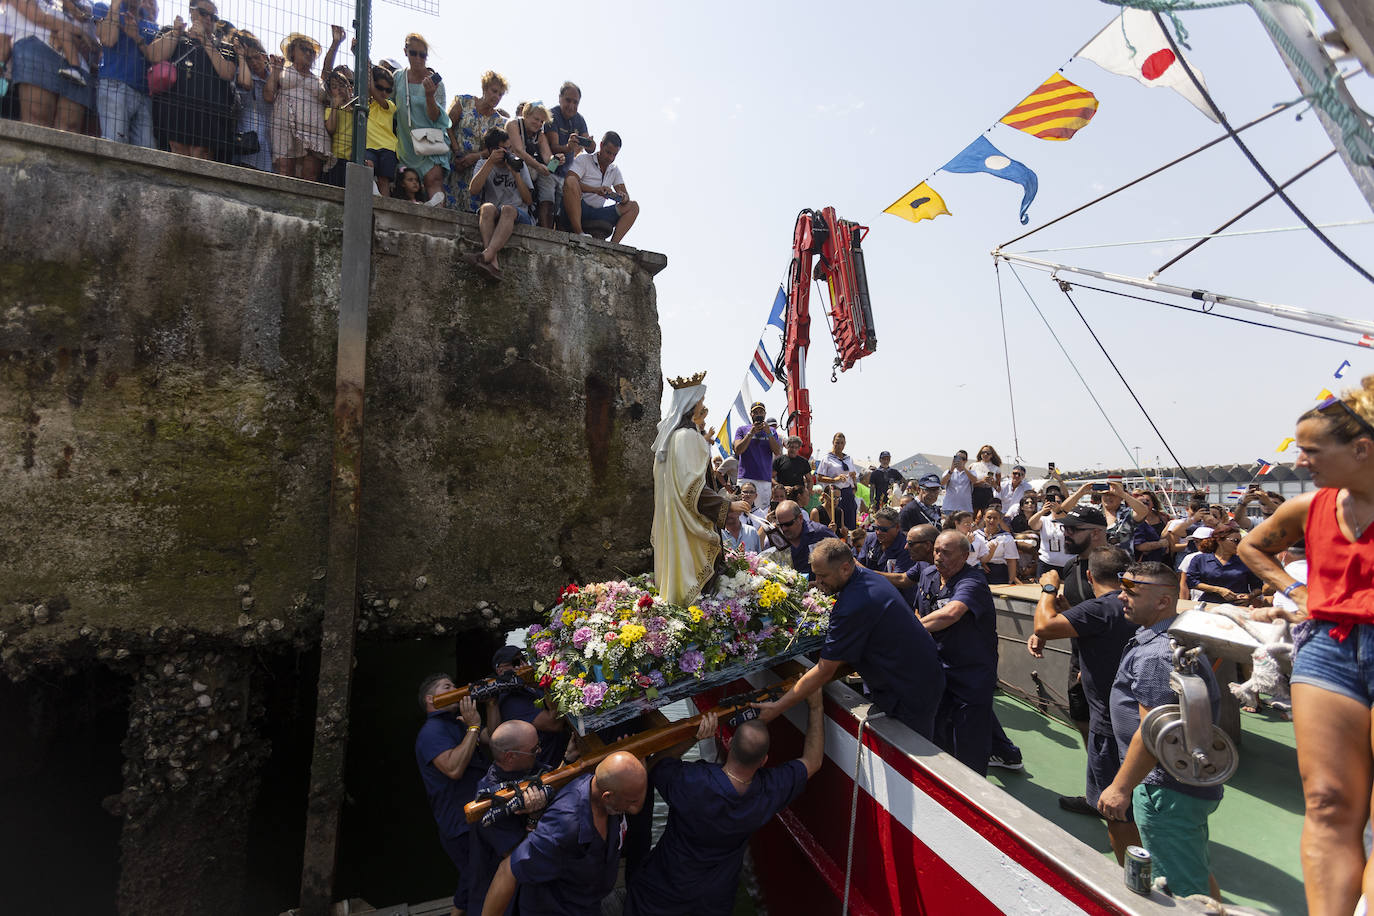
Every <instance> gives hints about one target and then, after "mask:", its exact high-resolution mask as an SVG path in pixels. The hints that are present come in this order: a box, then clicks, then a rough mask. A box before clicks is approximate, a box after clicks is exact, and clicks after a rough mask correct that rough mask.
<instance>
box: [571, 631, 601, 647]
mask: <svg viewBox="0 0 1374 916" xmlns="http://www.w3.org/2000/svg"><path fill="white" fill-rule="evenodd" d="M594 635H596V634H594V633H593V632H592V628H591V627H578V628H577V631H576V632H575V633H573V645H574V646H576V647H577V648H579V649H581V648H582V647H583V646H585V645H586V644H587V640H589V639H591V638H592V637H593V636H594Z"/></svg>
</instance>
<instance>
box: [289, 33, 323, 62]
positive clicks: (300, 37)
mask: <svg viewBox="0 0 1374 916" xmlns="http://www.w3.org/2000/svg"><path fill="white" fill-rule="evenodd" d="M298 41H303V42H305V43H306V44H308V45H310V47H312V48H314V49H315V56H316V57H319V55H320V43H319V42H318V41H316V40H315V39H313V38H311V37H310V36H309V35H305V34H303V33H301V32H292V33H291V34H290V35H287V36H286V37H285V38H283V39H282V40H281V53H282V55H283V56H285V57H290V56H291V46H292V45H293V44H295V43H296V42H298Z"/></svg>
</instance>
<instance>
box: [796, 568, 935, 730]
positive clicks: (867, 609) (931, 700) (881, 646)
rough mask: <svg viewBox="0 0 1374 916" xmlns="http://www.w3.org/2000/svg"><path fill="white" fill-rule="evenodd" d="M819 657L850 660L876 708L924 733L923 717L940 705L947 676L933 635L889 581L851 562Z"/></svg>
mask: <svg viewBox="0 0 1374 916" xmlns="http://www.w3.org/2000/svg"><path fill="white" fill-rule="evenodd" d="M821 658H825V659H830V660H832V661H844V662H848V663H849V664H851V665H853V666H854V667H855V668H857V669H858V671H859V674H860V675H862V676H863V679H864V683H865V684H867V685H868V690H869V692H870V693H871V694H872V695H873V700H874V702H876V703H877V704H878V708H879V709H881V710H882V711H883V712H885V713H887V714H888V715H889V716H892V717H893V718H895V719H900V720H901V721H903V722H905V723H906V724H907V725H908V726H910V727H911V728H913V729H915V730H916V731H918V732H920V733H921V734H923V735H924V734H925V731H926V729H925V728H924V726H922V725H921V723H922V722H923V721H924V719H923V716H924V715H926V714H927V713H929V712H931V711H933V710H934V709H935V708H936V707H937V706H939V704H940V694H941V693H943V692H944V687H945V684H944V681H945V679H944V675H943V674H942V672H941V670H940V657H939V655H938V653H937V652H936V651H935V640H933V639H931V634H929V633H927V632H926V628H925V627H923V626H921V625H920V623H918V622H917V620H916V617H915V615H913V614H912V613H911V607H910V606H909V605H908V604H907V603H906V602H905V601H904V600H902V595H901V593H900V592H898V591H897V587H896V586H894V585H893V584H892V583H891V582H889V581H887V580H886V579H884V578H883V577H882V576H880V575H878V574H877V573H875V572H873V571H872V570H870V569H865V568H864V567H862V566H857V565H856V566H855V567H854V575H853V576H851V577H850V579H849V581H848V582H847V583H845V586H844V588H842V589H840V592H839V595H838V596H836V599H835V607H834V609H833V610H831V612H830V629H829V631H828V632H827V633H826V635H825V644H824V645H823V646H821ZM926 737H930V736H929V735H926Z"/></svg>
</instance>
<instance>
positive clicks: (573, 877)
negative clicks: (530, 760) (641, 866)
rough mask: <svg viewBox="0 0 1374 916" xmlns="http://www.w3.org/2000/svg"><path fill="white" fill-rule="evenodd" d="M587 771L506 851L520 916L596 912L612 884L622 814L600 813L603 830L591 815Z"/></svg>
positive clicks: (593, 914) (591, 914) (591, 915)
mask: <svg viewBox="0 0 1374 916" xmlns="http://www.w3.org/2000/svg"><path fill="white" fill-rule="evenodd" d="M591 785H592V774H591V773H587V774H586V775H584V776H579V777H578V778H577V779H574V780H573V781H572V782H570V783H568V784H567V785H566V786H564V787H563V788H561V789H559V791H558V796H557V797H556V798H555V799H554V800H553V804H551V805H549V807H548V808H546V809H545V810H544V816H543V817H541V818H540V819H539V824H538V825H537V826H536V827H535V828H534V830H533V831H532V832H531V833H530V834H529V836H527V837H525V839H524V840H523V841H522V842H521V843H520V845H519V846H517V847H515V851H514V852H512V853H511V854H510V870H511V874H513V875H515V880H516V881H518V882H519V887H518V888H517V889H516V912H518V913H519V914H520V916H600V913H601V899H602V898H603V897H605V896H606V895H607V894H609V893H610V892H611V890H612V889H613V888H614V887H615V879H616V875H617V873H618V872H619V870H620V848H621V843H622V842H623V841H624V838H625V837H624V828H625V818H624V817H623V816H621V815H619V814H616V815H611V816H610V817H608V818H607V819H606V836H604V837H603V836H602V835H601V834H600V833H599V832H597V829H596V822H595V821H593V820H592V803H591V797H590V793H591Z"/></svg>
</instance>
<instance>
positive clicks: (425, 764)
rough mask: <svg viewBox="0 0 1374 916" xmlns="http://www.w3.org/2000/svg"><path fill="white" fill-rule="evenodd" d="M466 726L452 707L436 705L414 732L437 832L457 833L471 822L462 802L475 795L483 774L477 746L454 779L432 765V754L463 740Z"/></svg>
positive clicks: (463, 832)
mask: <svg viewBox="0 0 1374 916" xmlns="http://www.w3.org/2000/svg"><path fill="white" fill-rule="evenodd" d="M467 731H468V727H467V726H466V725H464V724H463V720H462V719H459V718H458V717H457V716H456V714H455V713H454V711H453V710H452V709H436V710H435V711H434V712H432V713H430V714H429V717H428V718H426V719H425V724H424V725H422V726H420V734H418V735H416V736H415V762H416V763H417V764H419V766H420V778H421V779H423V780H424V782H425V795H427V796H429V805H430V807H431V808H432V809H433V810H434V823H436V824H438V825H439V835H440V836H442V837H445V838H449V837H458V836H462V835H463V834H465V833H467V832H468V827H469V826H470V825H469V824H468V822H467V818H466V817H464V816H463V806H464V805H466V804H467V803H468V802H470V801H472V800H473V798H474V797H476V795H477V780H479V779H481V778H482V773H483V772H485V771H486V768H487V764H486V761H485V760H484V759H482V752H481V751H480V750H479V751H477V752H476V753H474V754H473V755H472V760H471V761H469V763H468V768H467V769H466V770H465V771H464V772H463V775H462V776H460V777H459V778H457V779H449V778H448V777H447V776H445V775H444V774H443V773H442V772H441V771H440V770H439V768H438V767H436V766H435V765H434V758H435V757H438V756H439V755H440V754H442V753H443V752H444V751H447V750H450V749H452V748H455V747H457V746H458V745H460V744H462V743H463V739H464V738H465V737H467Z"/></svg>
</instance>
